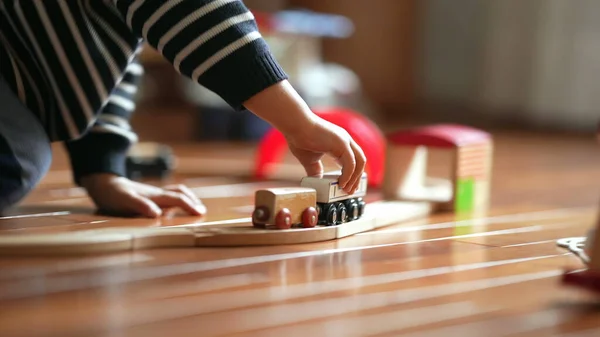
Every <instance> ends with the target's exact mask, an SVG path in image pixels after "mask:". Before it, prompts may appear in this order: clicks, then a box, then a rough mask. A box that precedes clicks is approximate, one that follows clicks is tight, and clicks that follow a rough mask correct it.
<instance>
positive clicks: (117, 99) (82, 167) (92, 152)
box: [65, 58, 143, 185]
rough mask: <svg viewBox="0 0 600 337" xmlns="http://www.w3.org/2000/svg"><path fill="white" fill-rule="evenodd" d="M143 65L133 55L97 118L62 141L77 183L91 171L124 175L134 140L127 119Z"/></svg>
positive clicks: (128, 118)
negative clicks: (75, 135) (79, 134)
mask: <svg viewBox="0 0 600 337" xmlns="http://www.w3.org/2000/svg"><path fill="white" fill-rule="evenodd" d="M142 75H143V68H142V66H141V65H140V63H139V62H138V59H137V58H136V59H135V60H134V61H133V62H132V63H130V64H129V65H128V66H127V68H126V70H125V74H124V76H123V80H122V81H121V83H119V85H118V86H117V87H116V88H115V90H114V91H113V92H112V93H111V95H110V96H109V100H108V103H107V104H106V105H105V106H104V108H103V109H102V112H101V113H100V115H99V116H98V119H97V120H96V122H95V123H94V125H93V126H92V127H91V128H90V130H89V131H88V133H87V134H85V135H84V136H83V137H81V138H79V139H77V140H74V141H69V142H66V143H65V146H66V149H67V151H68V152H69V157H70V160H71V167H72V169H73V176H74V177H73V178H74V180H75V182H76V183H77V184H78V185H81V182H82V181H81V179H82V178H83V177H85V176H88V175H90V174H96V173H110V174H114V175H117V176H125V159H126V156H127V151H128V150H129V148H130V146H131V145H132V144H133V143H135V142H137V135H136V134H135V133H134V132H133V131H132V130H131V126H130V125H129V120H130V118H131V115H132V114H133V111H134V110H135V106H136V102H135V95H136V93H137V89H138V85H139V83H140V79H141V77H142Z"/></svg>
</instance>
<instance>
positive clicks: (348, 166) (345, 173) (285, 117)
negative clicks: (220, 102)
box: [244, 81, 366, 193]
mask: <svg viewBox="0 0 600 337" xmlns="http://www.w3.org/2000/svg"><path fill="white" fill-rule="evenodd" d="M244 106H245V107H246V108H247V109H248V110H250V111H252V112H253V113H255V114H256V115H257V116H259V117H261V118H262V119H264V120H266V121H267V122H269V123H270V124H271V125H273V126H274V127H275V128H277V129H278V130H279V131H281V132H282V133H283V134H284V135H285V137H286V138H287V141H288V144H289V146H290V149H291V151H292V153H293V154H294V156H296V158H298V160H299V161H300V163H302V165H303V166H304V168H305V170H306V174H307V175H309V176H318V175H321V174H322V173H323V164H322V162H321V158H322V157H323V155H324V154H329V155H331V156H332V157H333V158H334V159H336V161H337V162H338V164H339V165H340V166H341V167H342V175H341V177H340V179H339V183H340V186H341V187H342V188H343V189H344V190H346V191H347V192H350V193H354V192H355V191H356V189H357V188H358V184H359V181H360V177H361V176H362V174H363V171H364V168H365V163H366V158H365V155H364V153H363V151H362V149H361V148H360V147H359V146H358V145H357V144H356V142H355V141H354V140H353V139H352V137H350V135H349V134H348V132H346V130H344V129H342V128H340V127H339V126H337V125H335V124H333V123H329V122H327V121H325V120H323V119H322V118H319V117H317V116H316V115H315V114H314V113H313V112H312V111H311V109H310V108H309V107H308V105H307V104H306V102H304V100H303V99H302V98H301V97H300V95H299V94H298V93H297V92H296V90H294V88H293V87H292V85H291V84H290V83H289V82H288V81H282V82H279V83H277V84H275V85H272V86H270V87H268V88H266V89H265V90H263V91H261V92H259V93H257V94H256V95H254V96H253V97H251V98H250V99H248V100H247V101H246V102H244Z"/></svg>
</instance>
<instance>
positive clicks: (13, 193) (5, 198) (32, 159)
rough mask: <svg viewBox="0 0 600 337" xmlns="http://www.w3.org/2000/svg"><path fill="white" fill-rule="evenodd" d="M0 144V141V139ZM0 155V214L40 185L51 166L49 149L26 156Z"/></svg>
mask: <svg viewBox="0 0 600 337" xmlns="http://www.w3.org/2000/svg"><path fill="white" fill-rule="evenodd" d="M0 142H1V139H0ZM5 150H6V149H4V150H3V151H1V154H0V213H1V212H4V211H5V210H6V209H7V208H10V207H12V206H15V205H16V204H17V203H19V202H20V201H22V200H23V199H24V198H25V197H27V196H28V195H29V194H30V193H31V191H33V189H35V187H36V186H37V185H38V184H39V183H40V181H41V180H42V178H43V177H44V175H45V174H46V172H47V171H48V169H49V168H50V164H51V161H52V160H51V158H52V155H51V151H50V150H51V149H50V148H49V147H48V148H47V151H45V150H46V148H44V150H42V151H40V150H41V149H39V150H38V151H30V152H28V153H27V155H24V154H23V153H20V154H18V155H17V154H15V153H14V152H10V151H5Z"/></svg>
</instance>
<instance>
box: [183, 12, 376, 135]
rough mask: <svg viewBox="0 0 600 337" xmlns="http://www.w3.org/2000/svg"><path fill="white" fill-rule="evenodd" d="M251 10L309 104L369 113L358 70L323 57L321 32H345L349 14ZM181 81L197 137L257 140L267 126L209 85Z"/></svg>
mask: <svg viewBox="0 0 600 337" xmlns="http://www.w3.org/2000/svg"><path fill="white" fill-rule="evenodd" d="M253 14H254V16H255V19H256V21H257V23H258V25H259V29H260V32H261V34H262V35H263V37H264V38H265V40H266V41H267V43H268V44H269V46H270V48H271V51H272V52H273V54H274V55H275V57H276V58H277V60H278V61H279V63H280V64H281V66H282V67H283V69H284V70H285V71H286V73H287V74H288V75H289V76H290V83H291V84H292V85H293V86H294V87H295V88H296V90H297V91H298V93H299V94H300V95H301V96H302V98H303V99H304V100H305V101H306V102H307V103H308V104H309V106H311V107H313V108H321V109H322V108H327V107H345V108H349V109H353V110H355V111H361V113H362V114H364V115H368V114H369V109H370V108H369V106H370V104H369V103H368V102H367V100H366V99H365V98H364V97H363V94H362V90H361V83H360V80H359V78H358V76H357V75H356V74H355V73H354V72H352V71H351V70H350V69H348V68H346V67H343V66H341V65H338V64H327V63H324V62H323V59H322V52H321V42H322V41H321V40H322V39H323V38H346V37H349V36H350V35H351V34H352V33H353V32H354V25H353V24H352V22H351V21H350V20H349V19H348V18H346V17H344V16H340V15H331V14H321V13H314V12H311V11H304V10H285V11H278V12H273V13H267V12H257V11H253ZM182 81H183V87H184V90H185V94H186V97H187V100H188V101H189V102H190V103H192V104H193V105H195V106H197V107H198V112H199V124H200V125H199V134H200V135H199V139H200V140H206V141H214V140H220V141H232V140H234V141H235V140H237V141H258V140H260V139H261V138H262V137H263V136H265V134H266V133H267V132H268V131H269V130H270V129H271V127H270V125H269V124H268V123H266V122H265V121H263V120H262V119H260V118H258V117H256V116H255V115H254V114H252V113H251V112H249V111H245V112H235V111H234V110H233V109H231V107H229V105H227V103H226V102H225V101H224V100H223V99H221V98H220V97H219V96H217V95H215V94H214V93H213V92H211V91H209V90H208V89H206V88H204V87H201V86H198V85H197V84H196V83H193V82H192V81H191V80H189V79H186V78H183V79H182Z"/></svg>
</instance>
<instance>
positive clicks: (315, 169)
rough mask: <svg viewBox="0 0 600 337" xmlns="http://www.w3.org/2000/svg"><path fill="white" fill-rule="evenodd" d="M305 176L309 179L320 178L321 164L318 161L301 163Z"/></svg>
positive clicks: (321, 173) (321, 172)
mask: <svg viewBox="0 0 600 337" xmlns="http://www.w3.org/2000/svg"><path fill="white" fill-rule="evenodd" d="M303 165H304V170H305V171H306V175H307V176H309V177H319V178H320V177H322V176H323V162H322V161H320V160H318V161H316V162H314V161H313V162H310V163H303Z"/></svg>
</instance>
